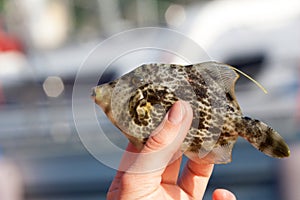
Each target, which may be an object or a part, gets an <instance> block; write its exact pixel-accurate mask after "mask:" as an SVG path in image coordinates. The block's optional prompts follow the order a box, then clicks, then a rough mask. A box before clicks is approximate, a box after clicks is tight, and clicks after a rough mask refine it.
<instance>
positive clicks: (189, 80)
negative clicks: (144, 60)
mask: <svg viewBox="0 0 300 200" xmlns="http://www.w3.org/2000/svg"><path fill="white" fill-rule="evenodd" d="M235 69H236V68H234V67H232V66H230V65H227V64H225V63H219V62H215V61H208V62H203V63H198V64H191V65H178V64H163V63H150V64H143V65H141V66H139V67H137V68H135V69H134V70H132V71H130V72H129V73H127V74H125V75H123V76H121V77H120V78H117V79H116V80H113V81H111V82H108V83H105V84H101V85H98V86H96V87H94V88H93V89H92V95H91V96H92V98H93V100H94V101H95V103H96V104H97V105H98V106H100V108H101V109H102V110H103V111H104V113H105V114H106V116H107V117H108V118H109V119H110V121H111V122H112V123H113V124H114V125H115V126H116V127H118V128H119V129H120V131H121V132H122V133H123V134H124V135H125V136H126V137H127V138H128V140H129V141H130V142H131V143H133V144H134V146H135V147H136V148H137V149H141V148H142V147H143V145H144V144H145V143H146V142H147V139H148V138H149V136H150V134H151V133H152V132H153V131H154V130H155V129H156V128H157V127H158V125H159V124H160V123H161V122H162V120H163V119H164V116H165V115H166V113H167V112H168V110H169V109H170V108H171V106H172V105H173V104H174V103H175V102H176V101H178V100H183V101H186V102H188V103H189V104H190V105H191V107H192V110H193V120H192V124H191V127H190V129H189V131H188V133H187V135H186V137H185V139H184V141H183V143H182V145H181V149H182V151H183V153H184V154H185V155H186V156H187V157H188V158H189V159H192V160H201V161H202V162H207V163H214V164H225V163H229V162H231V160H232V149H233V147H234V144H235V143H236V141H237V139H238V137H239V136H240V137H242V138H244V139H246V140H247V141H248V142H249V143H250V144H251V145H252V146H254V147H255V148H256V149H258V150H259V151H261V152H263V153H264V154H266V155H268V156H270V157H274V158H284V157H288V156H289V155H290V150H289V147H288V145H287V143H286V142H285V141H284V139H283V138H282V137H281V136H280V135H279V133H278V132H276V131H275V130H274V129H273V128H271V127H270V126H268V125H267V124H265V123H264V122H262V121H260V120H258V119H254V118H250V117H248V116H244V115H243V113H242V111H241V108H240V106H239V104H238V101H237V98H236V96H235V84H236V81H237V80H238V78H239V74H238V73H237V70H235Z"/></svg>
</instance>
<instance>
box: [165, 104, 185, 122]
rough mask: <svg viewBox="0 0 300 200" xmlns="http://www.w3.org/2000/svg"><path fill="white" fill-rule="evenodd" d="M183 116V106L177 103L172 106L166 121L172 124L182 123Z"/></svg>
mask: <svg viewBox="0 0 300 200" xmlns="http://www.w3.org/2000/svg"><path fill="white" fill-rule="evenodd" d="M184 114H185V108H184V105H183V104H182V102H180V101H177V102H176V103H174V104H173V106H172V107H171V109H170V110H169V114H168V120H169V121H170V122H171V123H172V124H178V123H179V122H181V121H182V118H183V116H184Z"/></svg>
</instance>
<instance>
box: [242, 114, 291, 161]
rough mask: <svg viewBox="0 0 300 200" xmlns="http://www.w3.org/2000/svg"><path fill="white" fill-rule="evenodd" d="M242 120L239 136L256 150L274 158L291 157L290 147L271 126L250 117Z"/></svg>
mask: <svg viewBox="0 0 300 200" xmlns="http://www.w3.org/2000/svg"><path fill="white" fill-rule="evenodd" d="M240 119H241V120H240V123H238V126H237V129H238V132H239V136H241V137H243V138H245V139H246V140H247V141H248V142H250V143H251V144H252V146H254V147H255V148H256V149H258V150H260V151H261V152H263V153H264V154H266V155H268V156H271V157H274V158H284V157H288V156H289V155H290V150H289V147H288V145H287V144H286V143H285V141H284V140H283V138H282V137H281V136H280V135H279V134H278V133H277V132H276V131H275V130H273V129H272V128H271V127H270V126H268V125H266V124H265V123H263V122H261V121H259V120H256V119H251V118H249V117H242V118H240Z"/></svg>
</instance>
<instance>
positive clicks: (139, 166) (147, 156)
mask: <svg viewBox="0 0 300 200" xmlns="http://www.w3.org/2000/svg"><path fill="white" fill-rule="evenodd" d="M192 118H193V112H192V108H191V107H190V105H189V104H188V103H186V102H183V101H178V102H176V103H175V104H174V105H173V106H172V108H171V109H170V111H169V112H168V114H167V115H166V117H165V119H164V122H163V123H162V124H161V125H160V126H159V127H158V128H157V129H156V130H155V131H154V132H153V133H152V134H151V136H150V138H149V139H148V141H147V142H146V144H145V145H144V147H143V149H142V150H141V151H138V150H137V149H136V148H135V147H134V146H133V145H132V144H131V143H129V144H128V147H127V149H126V152H125V153H124V155H123V158H122V160H121V163H120V167H119V171H118V172H117V174H116V177H115V179H114V180H113V182H112V184H111V186H110V189H109V191H108V193H107V199H108V200H112V199H123V200H127V199H128V200H133V199H143V200H145V199H155V200H156V199H182V200H184V199H196V200H198V199H202V198H203V195H204V192H205V190H206V187H207V183H208V181H209V178H210V176H211V173H212V171H213V164H206V163H196V162H193V161H192V160H189V161H188V162H187V164H186V166H185V168H184V170H183V172H182V175H181V177H178V175H179V169H180V164H181V159H182V156H181V152H180V146H181V144H182V142H183V140H184V138H185V136H186V134H187V132H188V130H189V128H190V125H191V122H192ZM212 199H213V200H221V199H222V200H235V199H236V198H235V196H234V195H233V194H232V193H231V192H229V191H227V190H224V189H217V190H215V191H214V193H213V195H212Z"/></svg>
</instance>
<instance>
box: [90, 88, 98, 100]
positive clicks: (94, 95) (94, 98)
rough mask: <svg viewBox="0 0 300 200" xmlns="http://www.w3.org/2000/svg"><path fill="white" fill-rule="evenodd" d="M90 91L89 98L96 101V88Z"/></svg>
mask: <svg viewBox="0 0 300 200" xmlns="http://www.w3.org/2000/svg"><path fill="white" fill-rule="evenodd" d="M91 90H92V91H91V98H92V99H93V100H94V101H95V100H96V95H97V94H96V87H93V88H92V89H91Z"/></svg>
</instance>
